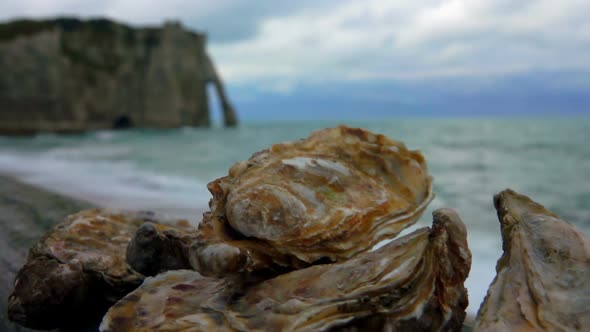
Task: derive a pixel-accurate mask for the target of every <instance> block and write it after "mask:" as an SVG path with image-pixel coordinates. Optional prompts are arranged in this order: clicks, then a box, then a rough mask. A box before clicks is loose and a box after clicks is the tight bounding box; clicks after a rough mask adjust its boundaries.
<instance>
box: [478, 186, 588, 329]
mask: <svg viewBox="0 0 590 332" xmlns="http://www.w3.org/2000/svg"><path fill="white" fill-rule="evenodd" d="M494 204H495V206H496V210H497V212H498V219H499V220H500V224H501V227H502V240H503V249H504V254H503V255H502V257H501V258H500V260H498V264H497V266H496V271H497V275H496V278H495V279H494V281H493V283H492V285H491V286H490V288H489V290H488V294H487V296H486V299H485V300H484V302H483V304H482V306H481V308H480V309H479V313H478V315H477V319H476V323H475V329H474V330H475V331H590V311H589V310H590V240H589V239H588V238H587V237H585V236H584V234H583V233H581V232H580V231H579V230H577V229H576V228H575V227H574V226H572V225H571V224H569V223H568V222H566V221H564V220H561V219H560V218H559V216H557V215H556V214H555V213H553V212H551V211H549V210H547V209H546V208H545V207H544V206H542V205H540V204H538V203H536V202H534V201H533V200H531V199H530V198H528V197H526V196H524V195H521V194H518V193H516V192H514V191H512V190H510V189H508V190H505V191H503V192H501V193H499V194H497V195H496V196H495V197H494Z"/></svg>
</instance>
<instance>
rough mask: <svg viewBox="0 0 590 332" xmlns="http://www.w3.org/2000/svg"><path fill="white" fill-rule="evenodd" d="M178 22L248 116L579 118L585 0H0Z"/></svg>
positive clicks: (41, 11)
mask: <svg viewBox="0 0 590 332" xmlns="http://www.w3.org/2000/svg"><path fill="white" fill-rule="evenodd" d="M58 15H68V16H80V17H99V16H105V17H108V18H111V19H115V20H118V21H122V22H126V23H129V24H132V25H155V24H162V23H163V22H165V21H167V20H176V21H180V22H181V23H182V24H183V25H184V26H185V27H187V28H189V29H191V30H195V31H203V32H206V33H207V35H208V51H209V53H210V54H211V55H212V57H213V60H214V61H215V63H216V65H217V67H218V70H219V72H220V73H221V75H222V77H223V79H224V80H225V83H226V85H227V88H228V91H229V96H230V98H231V100H232V102H233V103H234V105H235V107H236V108H237V109H238V112H239V113H240V115H241V116H242V117H243V118H246V119H298V118H332V117H334V116H338V117H342V118H366V117H388V116H396V115H404V116H405V115H413V116H432V115H440V116H447V115H458V116H489V115H513V114H517V115H522V114H524V115H526V114H535V115H556V114H557V115H560V114H584V115H587V114H590V1H588V0H560V1H555V0H538V1H531V0H522V1H513V0H509V1H507V0H473V1H459V0H421V1H412V0H410V1H394V0H391V1H385V0H364V1H353V0H351V1H346V0H339V1H332V0H328V1H318V0H315V1H314V0H300V1H237V0H216V1H210V0H197V1H187V0H167V1H155V0H144V1H129V0H103V1H86V0H19V1H13V0H3V1H0V20H9V19H14V18H19V17H54V16H58Z"/></svg>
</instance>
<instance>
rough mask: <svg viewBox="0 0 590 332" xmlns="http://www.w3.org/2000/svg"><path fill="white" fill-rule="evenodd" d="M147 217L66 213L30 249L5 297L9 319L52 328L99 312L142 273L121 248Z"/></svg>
mask: <svg viewBox="0 0 590 332" xmlns="http://www.w3.org/2000/svg"><path fill="white" fill-rule="evenodd" d="M146 221H153V222H156V220H155V215H154V214H153V213H151V212H114V211H108V210H101V209H92V210H86V211H82V212H79V213H77V214H74V215H71V216H68V217H67V218H66V220H65V221H64V222H63V223H61V224H59V225H57V226H56V227H54V228H53V229H52V230H51V231H50V232H49V233H48V234H47V235H45V236H44V237H43V238H42V239H41V240H40V241H39V243H38V244H36V245H35V246H34V247H33V248H31V249H30V251H29V254H28V256H27V262H26V264H25V265H24V266H23V268H22V269H21V270H20V271H19V272H18V274H17V276H16V278H15V283H14V291H13V293H12V295H11V296H10V297H9V299H8V317H9V319H10V320H12V321H15V322H17V323H19V324H21V325H23V326H27V327H31V328H36V329H52V328H57V327H68V326H69V327H73V326H77V325H80V324H81V325H84V324H87V323H88V322H89V321H92V319H96V318H100V316H101V315H102V313H104V312H106V310H107V309H108V307H109V306H110V305H112V304H113V303H115V302H116V301H117V300H119V299H120V298H121V297H123V296H125V295H126V294H127V293H129V292H130V291H132V290H133V289H135V288H136V287H137V286H139V285H140V284H141V282H142V281H143V279H144V276H143V275H141V274H139V273H137V272H135V271H134V270H133V269H131V267H130V266H129V265H128V264H127V261H126V257H125V249H126V247H127V244H128V242H129V241H130V239H131V237H132V236H133V234H134V233H135V231H136V229H137V228H138V227H139V226H140V225H142V224H143V223H145V222H146ZM182 225H184V223H182V222H181V223H180V224H178V225H177V227H181V226H182ZM186 226H188V224H187V225H186ZM96 316H97V317H96Z"/></svg>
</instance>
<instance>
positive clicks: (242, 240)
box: [191, 126, 433, 275]
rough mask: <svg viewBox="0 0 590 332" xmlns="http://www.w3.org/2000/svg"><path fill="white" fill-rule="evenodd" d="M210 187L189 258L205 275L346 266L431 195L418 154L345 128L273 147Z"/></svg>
mask: <svg viewBox="0 0 590 332" xmlns="http://www.w3.org/2000/svg"><path fill="white" fill-rule="evenodd" d="M208 187H209V190H210V191H211V193H212V194H213V199H212V200H211V202H210V206H211V213H209V214H208V215H206V216H205V218H204V219H203V222H202V223H201V225H200V228H199V231H200V234H199V236H198V240H197V241H196V242H195V245H194V248H193V250H192V251H191V264H192V265H193V267H194V268H195V269H196V270H197V271H200V272H201V273H203V274H206V275H224V274H225V273H227V272H236V271H235V270H236V269H237V270H238V271H243V270H255V269H258V268H262V267H265V266H268V265H269V264H270V265H273V264H274V265H278V266H287V267H294V268H301V267H304V266H307V265H309V264H311V263H313V262H316V261H318V260H327V261H332V262H335V261H341V260H345V259H348V258H350V257H353V256H354V255H356V254H358V253H360V252H363V251H366V250H369V249H370V248H372V247H373V246H374V245H375V244H377V243H378V242H380V241H382V240H384V239H388V238H393V237H395V236H396V235H397V234H399V232H401V231H402V230H403V229H404V228H406V227H408V226H409V225H411V224H413V223H414V222H415V221H416V220H417V219H418V217H419V216H420V214H421V213H422V212H423V210H424V209H425V207H426V205H427V204H428V203H429V202H430V201H431V200H432V197H433V194H432V185H431V177H430V176H429V175H428V170H427V167H426V162H425V160H424V157H423V156H422V155H421V154H420V153H419V152H417V151H410V150H408V149H407V148H406V147H405V146H404V144H403V143H401V142H397V141H394V140H391V139H389V138H387V137H385V136H383V135H377V134H373V133H371V132H369V131H366V130H363V129H358V128H348V127H344V126H341V127H338V128H331V129H325V130H320V131H317V132H315V133H313V134H312V135H311V136H310V137H308V138H307V139H304V140H299V141H295V142H288V143H282V144H276V145H273V146H272V147H271V148H270V149H268V150H263V151H260V152H258V153H256V154H254V155H253V156H252V157H251V158H250V159H248V160H247V161H244V162H239V163H237V164H235V165H234V166H233V167H232V168H231V169H230V171H229V175H228V176H226V177H223V178H220V179H218V180H215V181H213V182H211V183H210V184H209V186H208ZM223 262H230V263H229V264H224V263H223Z"/></svg>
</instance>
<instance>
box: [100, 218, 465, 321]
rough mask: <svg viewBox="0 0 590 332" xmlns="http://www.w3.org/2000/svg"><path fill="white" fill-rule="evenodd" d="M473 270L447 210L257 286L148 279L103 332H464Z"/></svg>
mask: <svg viewBox="0 0 590 332" xmlns="http://www.w3.org/2000/svg"><path fill="white" fill-rule="evenodd" d="M470 265H471V254H470V252H469V249H468V247H467V234H466V230H465V226H464V225H463V223H462V222H461V220H460V219H459V217H458V216H457V214H456V213H455V212H454V211H452V210H448V209H441V210H437V211H435V213H434V225H433V227H432V229H429V228H422V229H419V230H417V231H415V232H413V233H411V234H408V235H406V236H404V237H401V238H399V239H396V240H395V241H393V242H390V243H389V244H387V245H385V246H383V247H382V248H380V249H379V250H376V251H374V252H365V253H362V254H360V255H357V256H356V257H355V258H352V259H350V260H348V261H345V262H339V263H333V264H323V265H315V266H312V267H308V268H305V269H302V270H297V271H293V272H290V273H286V274H283V275H280V276H278V277H275V278H273V279H269V280H265V281H261V282H252V281H246V280H244V278H242V277H239V276H237V275H232V276H229V277H227V278H222V279H217V278H213V277H205V276H202V275H201V274H199V273H198V272H195V271H189V270H182V271H170V272H166V273H164V274H160V275H158V276H156V277H154V278H147V279H146V280H145V282H144V283H143V284H142V285H141V286H140V287H139V288H138V289H136V290H135V291H134V292H132V293H130V294H129V295H127V296H126V297H124V298H123V299H121V300H120V301H119V302H117V303H116V304H115V305H114V306H113V307H112V308H111V309H110V310H109V312H108V313H107V314H106V315H105V317H104V319H103V321H102V324H101V326H100V330H101V331H156V330H157V331H213V330H215V331H295V330H296V331H320V330H322V331H324V330H329V329H337V328H363V329H367V328H371V329H377V328H379V329H408V330H412V331H419V330H427V331H437V330H451V329H459V328H460V327H461V324H462V321H463V319H464V317H465V308H466V306H467V291H466V290H465V288H464V286H463V283H464V281H465V279H466V278H467V275H468V273H469V269H470Z"/></svg>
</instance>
